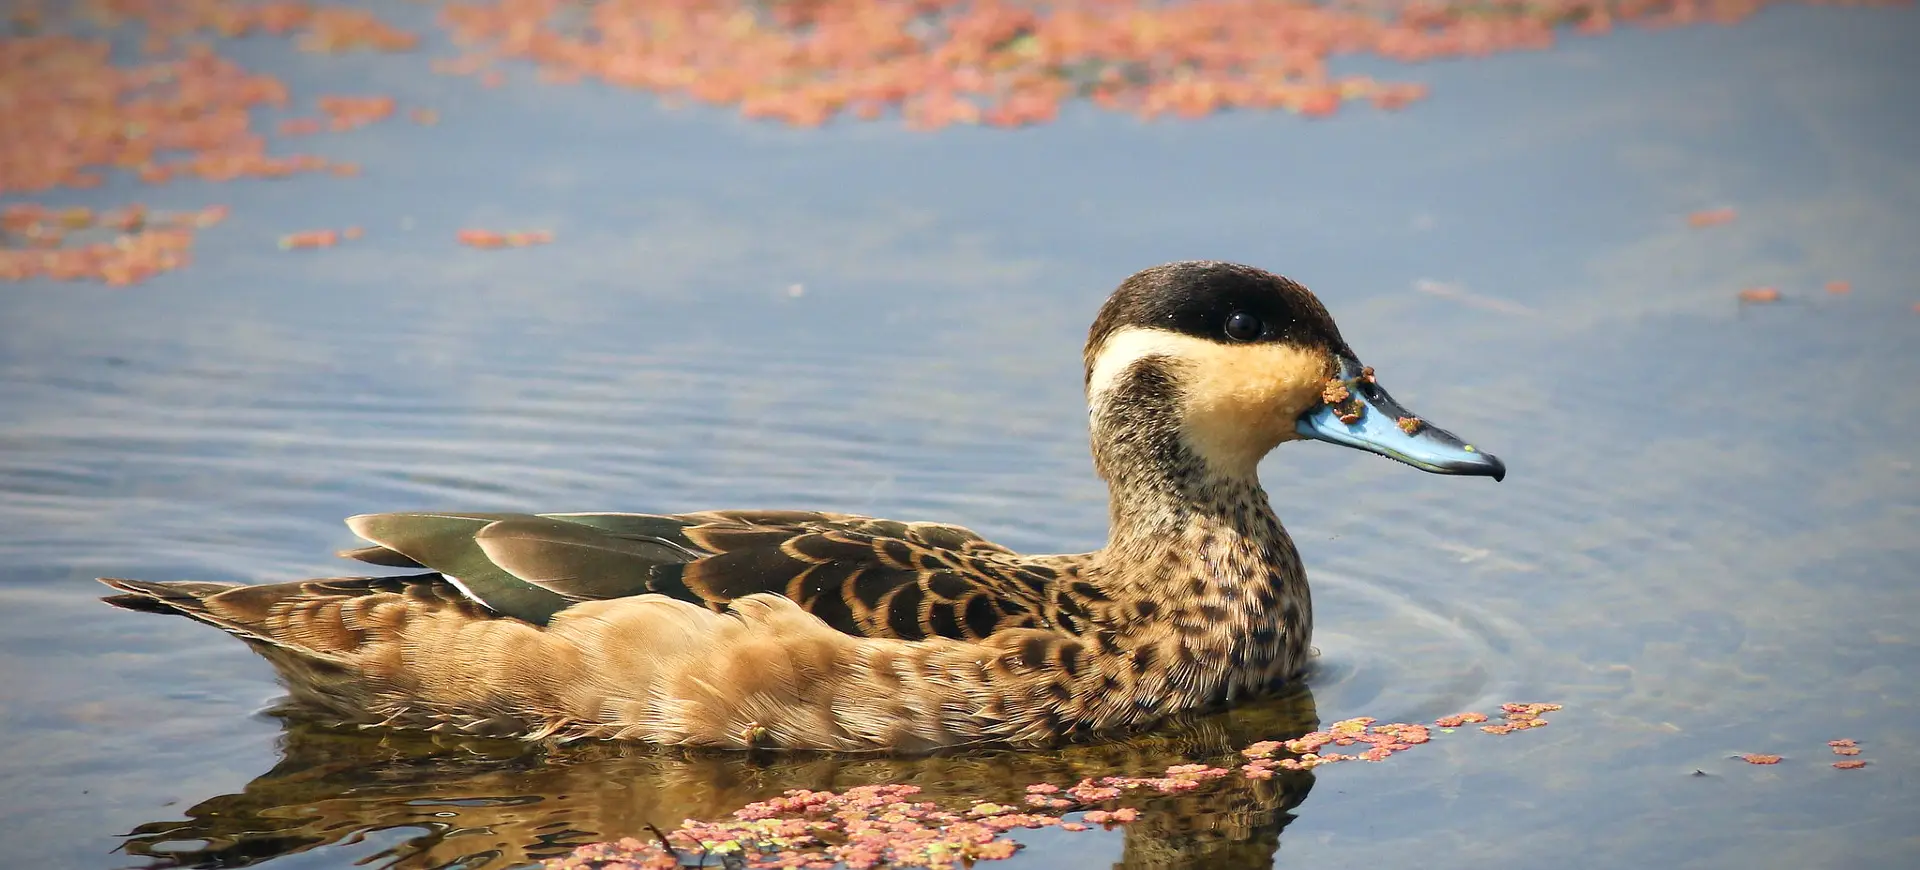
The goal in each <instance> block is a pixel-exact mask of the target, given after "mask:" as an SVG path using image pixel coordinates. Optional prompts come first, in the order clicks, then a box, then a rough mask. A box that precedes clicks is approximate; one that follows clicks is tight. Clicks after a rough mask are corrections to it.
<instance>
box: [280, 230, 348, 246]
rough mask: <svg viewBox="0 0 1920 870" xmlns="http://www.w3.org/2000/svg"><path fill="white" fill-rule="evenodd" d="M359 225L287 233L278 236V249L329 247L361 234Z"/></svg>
mask: <svg viewBox="0 0 1920 870" xmlns="http://www.w3.org/2000/svg"><path fill="white" fill-rule="evenodd" d="M361 232H362V231H361V229H360V228H359V227H347V228H346V229H345V230H306V231H304V232H298V233H288V234H287V235H284V236H281V237H280V249H281V250H283V251H293V250H304V249H310V248H331V247H333V246H334V245H337V244H340V242H341V240H343V239H357V238H360V236H361Z"/></svg>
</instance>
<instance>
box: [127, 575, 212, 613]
mask: <svg viewBox="0 0 1920 870" xmlns="http://www.w3.org/2000/svg"><path fill="white" fill-rule="evenodd" d="M99 579H100V582H102V583H105V584H107V585H108V586H112V587H113V588H115V589H118V590H120V591H121V592H123V593H125V594H123V595H108V596H105V597H103V598H101V599H100V600H102V601H105V602H107V603H108V604H111V605H113V606H115V607H124V608H126V609H128V610H138V611H141V612H143V613H177V614H180V615H181V616H202V615H204V614H205V613H206V606H205V605H204V604H203V602H204V601H206V599H207V598H208V597H209V596H213V595H218V594H220V593H222V592H225V591H227V590H229V589H232V588H234V587H235V586H236V585H238V584H234V583H199V582H194V581H190V580H182V581H178V582H172V583H155V582H152V581H148V580H123V579H120V578H118V577H101V578H99Z"/></svg>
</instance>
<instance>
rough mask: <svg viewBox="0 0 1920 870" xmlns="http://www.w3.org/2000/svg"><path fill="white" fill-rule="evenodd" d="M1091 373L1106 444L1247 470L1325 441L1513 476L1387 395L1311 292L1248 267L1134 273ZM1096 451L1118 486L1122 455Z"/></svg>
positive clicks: (1100, 321)
mask: <svg viewBox="0 0 1920 870" xmlns="http://www.w3.org/2000/svg"><path fill="white" fill-rule="evenodd" d="M1086 366H1087V400H1088V404H1089V406H1090V409H1091V413H1092V417H1093V426H1094V435H1095V440H1096V442H1103V443H1106V444H1109V445H1114V444H1121V443H1126V444H1132V445H1133V446H1134V448H1135V449H1132V450H1123V451H1120V452H1121V453H1126V454H1130V455H1132V456H1134V457H1136V458H1138V457H1139V454H1140V451H1141V450H1143V449H1144V450H1145V451H1147V452H1149V453H1152V454H1159V455H1160V456H1161V457H1164V458H1167V460H1168V461H1186V462H1191V461H1193V460H1198V461H1200V462H1202V463H1204V464H1205V465H1206V466H1207V471H1209V472H1212V473H1221V474H1227V475H1235V476H1239V475H1251V474H1253V473H1254V469H1255V467H1256V466H1257V465H1258V464H1259V462H1260V459H1261V457H1264V456H1265V455H1266V454H1267V452H1268V451H1270V450H1272V449H1273V448H1274V447H1276V446H1278V445H1279V444H1281V443H1282V442H1286V441H1295V440H1302V439H1315V440H1319V441H1330V442H1332V443H1334V444H1340V445H1344V446H1347V447H1354V448H1358V449H1360V450H1366V451H1368V452H1371V453H1378V454H1380V455H1382V456H1386V457H1388V458H1391V459H1397V460H1399V461H1401V462H1404V463H1406V464H1408V465H1411V466H1413V467H1415V468H1419V469H1422V470H1424V471H1431V472H1434V473H1436V474H1469V475H1479V476H1483V477H1491V478H1493V479H1494V480H1500V479H1501V478H1502V477H1504V476H1505V475H1506V466H1505V465H1503V464H1502V463H1501V462H1500V460H1499V459H1496V458H1494V457H1493V456H1491V455H1489V454H1487V453H1485V452H1483V451H1481V450H1479V449H1478V448H1476V447H1474V446H1473V445H1471V444H1468V443H1467V442H1465V441H1463V440H1461V439H1460V438H1459V437H1457V436H1455V435H1454V434H1453V433H1451V432H1448V431H1447V430H1445V429H1441V428H1439V427H1437V426H1433V425H1432V424H1429V423H1427V422H1426V421H1425V420H1424V419H1422V418H1420V417H1418V416H1416V415H1415V414H1414V413H1413V412H1411V411H1409V410H1407V409H1406V408H1404V407H1402V406H1401V405H1400V403H1398V402H1396V401H1394V400H1393V397H1392V396H1389V395H1387V391H1386V390H1385V389H1383V388H1382V387H1381V386H1380V384H1379V383H1377V382H1376V381H1375V380H1374V379H1373V370H1372V369H1370V368H1367V367H1366V366H1364V365H1362V364H1361V362H1360V359H1359V357H1358V356H1356V355H1355V354H1354V352H1353V349H1352V348H1350V347H1348V346H1347V343H1346V341H1345V340H1344V339H1342V338H1341V337H1340V328H1339V327H1338V326H1336V325H1334V322H1333V317H1332V316H1331V315H1329V314H1328V313H1327V309H1326V306H1324V305H1321V304H1320V300H1319V299H1316V298H1314V295H1313V294H1312V293H1311V292H1309V291H1308V290H1307V288H1305V287H1302V286H1300V285H1299V284H1297V283H1294V282H1293V281H1290V280H1288V279H1286V278H1283V277H1280V276H1279V275H1274V274H1271V273H1269V272H1264V271H1261V270H1259V269H1255V268H1252V267H1250V266H1240V265H1235V264H1232V263H1218V262H1185V263H1168V264H1166V265H1164V266H1155V267H1153V268H1151V269H1147V270H1145V271H1142V272H1139V273H1137V274H1135V275H1133V276H1132V277H1130V278H1128V279H1127V280H1126V281H1125V282H1124V283H1122V284H1121V285H1120V287H1119V289H1117V290H1115V291H1114V292H1113V295H1112V296H1111V297H1109V298H1108V299H1107V303H1106V305H1105V306H1103V307H1102V308H1101V309H1100V316H1099V317H1097V318H1095V320H1094V322H1093V329H1092V330H1091V331H1090V332H1089V333H1088V336H1087V348H1086ZM1100 452H1101V451H1099V450H1096V461H1097V462H1100V463H1101V464H1102V468H1101V471H1102V474H1103V475H1105V476H1108V477H1109V478H1110V479H1111V478H1112V475H1113V473H1114V472H1116V471H1118V469H1115V468H1109V467H1107V466H1108V465H1109V464H1110V463H1111V462H1112V461H1114V457H1112V456H1101V455H1099V454H1100ZM1108 452H1112V451H1108ZM1156 461H1157V460H1156Z"/></svg>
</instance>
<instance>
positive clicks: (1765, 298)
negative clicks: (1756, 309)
mask: <svg viewBox="0 0 1920 870" xmlns="http://www.w3.org/2000/svg"><path fill="white" fill-rule="evenodd" d="M1739 298H1740V301H1741V302H1752V303H1756V304H1761V303H1767V302H1779V301H1780V291H1779V290H1778V289H1776V288H1773V287H1749V288H1747V289H1745V290H1742V291H1740V293H1739Z"/></svg>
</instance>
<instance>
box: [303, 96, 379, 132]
mask: <svg viewBox="0 0 1920 870" xmlns="http://www.w3.org/2000/svg"><path fill="white" fill-rule="evenodd" d="M393 108H394V100H393V98H392V97H347V96H339V95H330V96H323V97H321V98H320V111H322V112H325V113H326V114H327V118H328V119H329V125H328V126H329V127H330V128H331V129H333V130H335V131H342V130H353V129H357V128H360V127H365V126H367V125H368V124H371V123H373V122H375V121H380V120H384V119H386V118H389V117H392V115H393Z"/></svg>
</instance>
